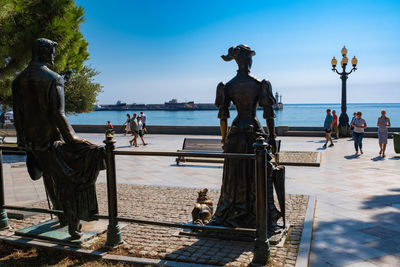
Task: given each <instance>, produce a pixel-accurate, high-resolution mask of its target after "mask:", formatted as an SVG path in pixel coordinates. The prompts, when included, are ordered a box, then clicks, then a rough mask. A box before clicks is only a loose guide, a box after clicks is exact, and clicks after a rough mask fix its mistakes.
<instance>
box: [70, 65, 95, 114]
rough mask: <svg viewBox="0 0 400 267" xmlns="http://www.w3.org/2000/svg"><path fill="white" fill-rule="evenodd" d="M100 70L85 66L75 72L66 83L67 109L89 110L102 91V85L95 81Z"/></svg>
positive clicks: (72, 110)
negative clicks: (94, 78)
mask: <svg viewBox="0 0 400 267" xmlns="http://www.w3.org/2000/svg"><path fill="white" fill-rule="evenodd" d="M97 74H98V72H97V71H96V70H95V69H92V68H91V67H88V66H84V67H83V68H82V69H81V70H80V71H79V72H77V73H73V75H71V77H70V78H69V79H68V80H67V81H66V83H65V110H68V112H69V113H80V112H89V111H91V110H93V103H95V102H96V97H97V95H98V94H99V93H100V92H101V85H100V84H98V83H95V82H93V77H94V76H96V75H97Z"/></svg>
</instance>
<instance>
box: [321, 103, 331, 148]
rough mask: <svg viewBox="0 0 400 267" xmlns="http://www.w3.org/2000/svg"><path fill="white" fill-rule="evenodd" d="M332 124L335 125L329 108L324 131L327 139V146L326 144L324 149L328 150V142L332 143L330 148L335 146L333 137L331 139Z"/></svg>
mask: <svg viewBox="0 0 400 267" xmlns="http://www.w3.org/2000/svg"><path fill="white" fill-rule="evenodd" d="M332 124H333V116H332V115H331V110H330V109H329V108H328V109H327V110H326V117H325V122H324V131H325V139H326V141H325V144H324V146H323V148H326V145H327V144H328V141H330V142H331V144H330V145H329V147H331V146H333V142H332V137H331V133H332Z"/></svg>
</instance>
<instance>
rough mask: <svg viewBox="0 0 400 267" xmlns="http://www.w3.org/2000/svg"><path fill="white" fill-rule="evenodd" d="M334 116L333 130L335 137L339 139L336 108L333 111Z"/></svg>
mask: <svg viewBox="0 0 400 267" xmlns="http://www.w3.org/2000/svg"><path fill="white" fill-rule="evenodd" d="M332 117H333V123H332V132H335V139H339V128H338V117H337V115H336V110H333V111H332Z"/></svg>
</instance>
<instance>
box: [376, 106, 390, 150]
mask: <svg viewBox="0 0 400 267" xmlns="http://www.w3.org/2000/svg"><path fill="white" fill-rule="evenodd" d="M377 126H378V140H379V148H380V151H379V156H382V157H385V150H386V145H387V139H388V127H390V119H389V118H388V117H386V111H385V110H382V111H381V116H380V117H379V118H378V122H377Z"/></svg>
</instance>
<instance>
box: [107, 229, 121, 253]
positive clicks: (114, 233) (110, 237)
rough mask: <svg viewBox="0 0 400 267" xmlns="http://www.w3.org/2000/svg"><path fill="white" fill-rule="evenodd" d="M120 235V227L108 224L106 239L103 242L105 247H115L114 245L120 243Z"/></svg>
mask: <svg viewBox="0 0 400 267" xmlns="http://www.w3.org/2000/svg"><path fill="white" fill-rule="evenodd" d="M122 243H123V241H122V235H121V229H120V227H119V225H118V224H117V225H110V224H109V225H108V227H107V241H106V243H105V244H104V247H105V248H109V249H112V248H115V247H116V246H118V245H120V244H122Z"/></svg>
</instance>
